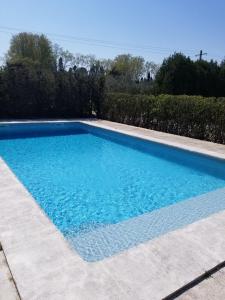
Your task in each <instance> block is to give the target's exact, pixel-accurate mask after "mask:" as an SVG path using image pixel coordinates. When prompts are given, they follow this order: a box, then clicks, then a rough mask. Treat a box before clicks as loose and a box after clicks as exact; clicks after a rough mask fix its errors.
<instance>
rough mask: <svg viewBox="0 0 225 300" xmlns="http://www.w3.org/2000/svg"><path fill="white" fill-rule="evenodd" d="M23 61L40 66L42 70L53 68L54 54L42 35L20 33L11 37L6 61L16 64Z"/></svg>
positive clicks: (48, 42)
mask: <svg viewBox="0 0 225 300" xmlns="http://www.w3.org/2000/svg"><path fill="white" fill-rule="evenodd" d="M24 59H25V60H26V61H27V62H29V61H30V62H31V63H37V64H40V66H41V67H42V68H46V69H52V68H54V54H53V51H52V46H51V43H50V41H49V40H48V39H47V38H46V37H45V36H44V35H43V34H41V35H38V34H32V33H26V32H22V33H19V34H17V35H15V36H13V38H12V40H11V43H10V48H9V51H8V54H7V61H8V63H17V62H21V60H24Z"/></svg>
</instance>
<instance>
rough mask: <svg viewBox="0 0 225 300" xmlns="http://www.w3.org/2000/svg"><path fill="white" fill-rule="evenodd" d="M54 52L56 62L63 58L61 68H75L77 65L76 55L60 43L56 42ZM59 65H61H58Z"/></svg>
mask: <svg viewBox="0 0 225 300" xmlns="http://www.w3.org/2000/svg"><path fill="white" fill-rule="evenodd" d="M53 54H54V58H55V61H56V62H59V59H61V62H60V63H61V66H60V68H61V70H62V69H63V70H68V69H69V68H73V67H74V65H75V57H74V55H73V54H72V53H71V52H69V51H68V50H64V49H63V48H62V47H60V46H59V45H58V44H54V46H53ZM58 67H59V65H58Z"/></svg>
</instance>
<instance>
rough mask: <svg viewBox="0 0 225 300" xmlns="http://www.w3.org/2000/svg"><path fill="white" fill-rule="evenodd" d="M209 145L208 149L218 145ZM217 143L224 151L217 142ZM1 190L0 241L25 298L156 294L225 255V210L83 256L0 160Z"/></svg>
mask: <svg viewBox="0 0 225 300" xmlns="http://www.w3.org/2000/svg"><path fill="white" fill-rule="evenodd" d="M95 122H97V121H95ZM98 124H99V126H100V124H101V122H100V123H98ZM119 125H120V124H119ZM119 125H116V126H119ZM104 126H106V125H104ZM107 126H109V124H108V123H107ZM112 129H113V127H112ZM188 140H189V139H188ZM203 144H204V142H203ZM203 144H201V147H202V148H204V146H203ZM196 147H197V146H196ZM211 147H212V145H211V146H210V149H209V148H207V151H208V152H210V155H212V153H214V154H215V153H216V152H217V151H214V150H215V149H214V148H213V147H212V148H211ZM223 147H224V146H223ZM223 147H222V148H221V149H224V148H223ZM215 148H216V149H217V150H218V153H217V154H218V156H219V157H221V158H222V156H223V153H222V150H221V153H219V152H220V150H219V149H220V146H218V148H217V145H215ZM199 149H200V148H199ZM199 151H200V150H199ZM0 191H1V193H0V242H1V243H2V246H3V249H4V252H5V255H6V257H7V261H8V263H9V266H10V269H11V272H12V276H13V278H14V280H15V282H16V284H17V287H18V290H19V293H20V295H21V297H22V299H25V300H26V299H27V300H28V299H29V300H30V299H50V300H51V299H54V300H55V299H66V300H67V299H68V300H70V299H78V300H80V299H81V300H88V299H98V300H101V299H104V300H106V299H121V300H126V299H135V300H139V299H142V300H143V299H148V300H149V299H150V300H151V299H153V300H154V299H162V298H163V297H166V296H168V295H169V294H171V293H172V292H174V291H175V290H177V289H179V288H181V287H182V286H184V285H186V284H188V283H189V282H190V281H192V280H193V279H195V278H196V277H198V276H200V275H202V274H203V273H204V272H205V271H207V270H209V269H211V268H213V267H214V266H216V265H217V264H219V263H221V262H222V261H225V238H224V237H225V212H224V211H222V212H220V213H217V214H214V215H212V216H210V217H208V218H206V219H202V220H200V221H198V222H196V223H193V224H191V225H188V226H186V227H185V228H183V229H178V230H175V231H173V232H170V233H167V234H165V235H162V236H160V237H159V238H156V239H153V240H151V241H148V242H145V243H143V244H140V245H138V246H137V247H134V248H132V249H129V250H127V251H124V252H122V253H120V254H118V255H115V256H112V257H110V258H107V259H104V260H101V261H99V262H94V263H88V262H85V261H83V260H82V259H81V258H80V256H79V255H78V254H77V253H76V252H75V251H74V250H73V249H71V248H70V246H69V244H68V243H67V242H66V240H65V239H64V237H63V236H62V235H61V233H60V232H59V231H58V230H57V229H56V228H55V226H54V225H53V224H52V222H51V221H50V220H49V219H48V218H47V216H46V215H45V214H44V212H43V211H42V210H41V209H40V207H39V206H38V205H37V203H36V202H35V200H34V199H33V198H32V196H31V195H30V194H29V193H28V192H27V191H26V189H25V188H24V187H23V185H22V184H21V183H20V182H19V181H18V180H17V178H16V177H15V176H14V174H13V173H12V172H11V171H10V169H9V168H8V167H7V165H6V164H5V163H4V161H2V160H1V161H0Z"/></svg>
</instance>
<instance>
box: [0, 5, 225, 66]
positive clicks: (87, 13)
mask: <svg viewBox="0 0 225 300" xmlns="http://www.w3.org/2000/svg"><path fill="white" fill-rule="evenodd" d="M5 27H8V29H6V28H5ZM12 28H18V29H23V30H26V31H34V32H43V33H50V34H49V35H48V37H49V38H50V39H51V40H52V41H53V42H57V43H58V44H60V45H61V46H63V47H64V48H66V49H68V50H70V51H71V52H73V53H77V52H79V53H83V54H95V55H96V56H97V57H99V58H107V57H110V58H112V57H114V56H116V55H117V54H119V53H131V54H133V55H141V56H143V57H144V58H145V59H148V60H153V61H155V62H161V61H162V59H163V58H164V57H166V56H168V55H169V54H171V53H173V52H174V51H183V52H184V53H185V54H187V55H190V56H191V57H192V58H194V54H195V53H197V52H199V50H200V49H203V50H204V51H205V52H207V53H208V56H207V58H208V59H211V58H213V59H217V60H221V59H222V58H223V57H224V56H225V0H214V1H213V0H204V1H203V0H200V1H196V0H139V1H133V0H64V1H62V0H39V1H37V0H1V5H0V57H1V56H3V53H5V52H6V50H7V49H8V47H9V41H10V37H11V35H12V33H13V32H14V33H16V32H18V31H16V30H15V29H12ZM54 34H59V35H63V36H64V35H66V36H73V37H76V38H71V37H62V36H60V37H59V36H56V35H54ZM77 38H81V39H82V40H79V39H77ZM83 39H86V40H85V41H84V40H83ZM93 40H102V41H103V42H101V43H100V42H99V41H93ZM106 41H110V42H112V43H109V42H106Z"/></svg>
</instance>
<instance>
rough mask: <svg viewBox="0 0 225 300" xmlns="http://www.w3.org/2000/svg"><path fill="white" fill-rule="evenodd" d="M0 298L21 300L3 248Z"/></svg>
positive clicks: (1, 252) (0, 258)
mask: <svg viewBox="0 0 225 300" xmlns="http://www.w3.org/2000/svg"><path fill="white" fill-rule="evenodd" d="M0 248H1V246H0ZM0 300H20V298H19V295H18V293H17V290H16V287H15V285H14V282H13V278H12V275H11V273H10V270H9V268H8V265H7V262H6V259H5V255H4V253H3V251H2V250H0Z"/></svg>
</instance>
